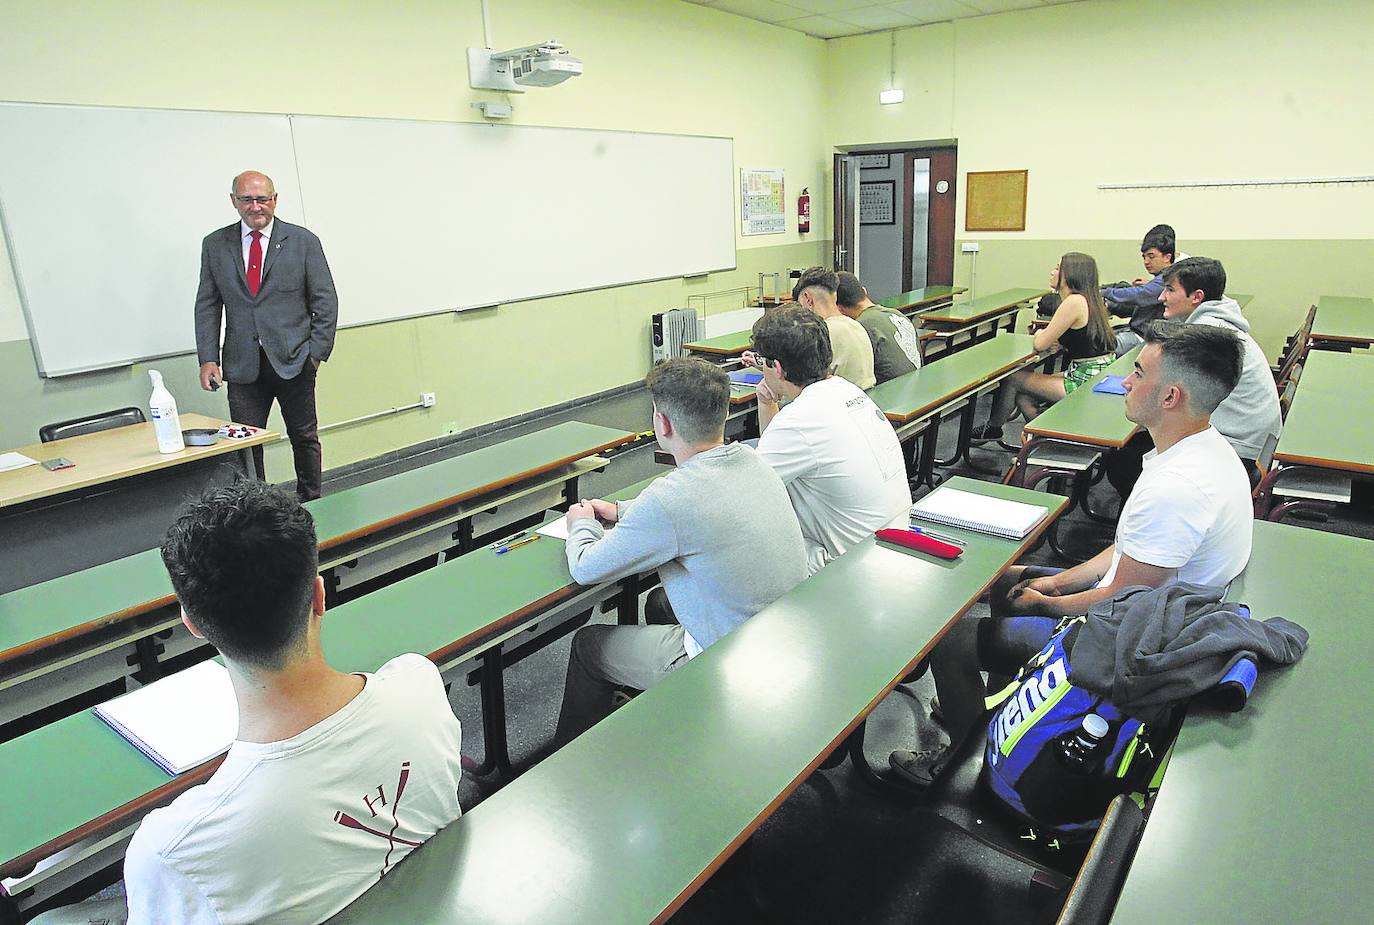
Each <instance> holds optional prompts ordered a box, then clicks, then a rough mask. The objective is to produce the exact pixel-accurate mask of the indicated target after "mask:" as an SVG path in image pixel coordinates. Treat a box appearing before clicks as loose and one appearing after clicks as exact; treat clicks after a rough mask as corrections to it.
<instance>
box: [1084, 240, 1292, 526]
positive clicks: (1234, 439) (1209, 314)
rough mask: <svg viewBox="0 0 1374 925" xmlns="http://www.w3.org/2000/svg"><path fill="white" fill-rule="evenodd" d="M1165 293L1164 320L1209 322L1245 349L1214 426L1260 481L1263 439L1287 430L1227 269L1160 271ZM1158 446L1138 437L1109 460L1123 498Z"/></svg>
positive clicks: (1192, 261)
mask: <svg viewBox="0 0 1374 925" xmlns="http://www.w3.org/2000/svg"><path fill="white" fill-rule="evenodd" d="M1160 276H1161V278H1162V279H1163V280H1164V290H1163V291H1162V292H1161V293H1160V295H1159V301H1160V302H1161V303H1163V305H1164V317H1165V318H1166V319H1167V320H1171V321H1181V322H1184V323H1186V324H1208V325H1212V326H1213V327H1219V328H1226V329H1228V330H1231V331H1235V332H1236V334H1237V335H1238V336H1239V337H1240V340H1241V344H1242V345H1243V347H1244V350H1245V354H1244V365H1243V368H1242V370H1241V376H1240V383H1239V384H1238V385H1237V386H1236V387H1235V389H1234V390H1233V391H1232V392H1231V394H1230V395H1229V396H1228V397H1227V398H1226V399H1225V400H1224V401H1222V403H1221V405H1220V406H1219V407H1218V408H1217V410H1216V411H1215V412H1213V413H1212V425H1213V426H1214V427H1216V429H1217V430H1218V431H1220V432H1221V435H1222V436H1223V437H1225V438H1226V441H1227V442H1228V443H1230V444H1231V446H1232V447H1233V448H1234V449H1235V451H1236V455H1237V456H1238V457H1240V461H1241V464H1242V465H1243V466H1245V471H1246V474H1247V475H1249V476H1250V484H1251V486H1254V485H1255V484H1257V483H1258V481H1259V469H1258V467H1257V465H1256V460H1258V459H1259V455H1260V451H1261V450H1262V449H1263V448H1264V441H1265V439H1266V438H1267V437H1268V436H1269V435H1270V434H1273V435H1274V437H1275V438H1276V439H1277V437H1278V435H1279V433H1280V432H1281V431H1282V429H1283V417H1282V415H1281V413H1280V411H1279V393H1278V388H1277V387H1276V386H1275V385H1274V374H1273V373H1271V372H1270V371H1269V361H1268V360H1267V359H1266V358H1265V356H1264V351H1263V350H1261V349H1260V346H1259V344H1257V343H1255V339H1254V338H1253V337H1251V336H1250V322H1249V321H1248V320H1247V319H1246V318H1245V316H1244V315H1242V314H1241V313H1240V306H1239V305H1237V304H1236V300H1235V299H1232V298H1228V297H1227V295H1226V270H1225V269H1224V268H1223V267H1222V265H1221V262H1220V261H1219V260H1214V259H1212V258H1211V257H1186V258H1184V259H1182V260H1179V261H1178V262H1177V263H1174V264H1172V265H1170V266H1168V267H1165V268H1164V270H1163V271H1162V272H1161V273H1160ZM1153 445H1154V444H1153V443H1151V442H1150V439H1149V434H1146V433H1143V432H1142V433H1139V434H1137V435H1136V436H1135V437H1132V438H1131V440H1130V442H1128V443H1127V444H1126V445H1125V446H1124V447H1122V448H1121V449H1119V450H1117V451H1115V452H1114V453H1112V454H1111V455H1110V456H1109V457H1107V461H1106V469H1107V480H1108V481H1110V482H1111V483H1112V486H1113V487H1114V488H1115V489H1116V490H1117V493H1118V494H1120V495H1121V497H1122V499H1123V500H1124V499H1125V498H1126V497H1127V496H1128V495H1130V493H1131V489H1132V488H1133V487H1134V486H1135V482H1136V479H1138V478H1140V466H1141V459H1142V457H1143V456H1144V455H1145V453H1146V452H1148V451H1149V450H1150V448H1151V447H1152V446H1153Z"/></svg>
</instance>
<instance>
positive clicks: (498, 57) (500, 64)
mask: <svg viewBox="0 0 1374 925" xmlns="http://www.w3.org/2000/svg"><path fill="white" fill-rule="evenodd" d="M581 74H582V62H581V61H579V60H578V59H577V58H574V57H573V56H572V55H571V54H569V52H568V49H566V48H564V47H563V46H562V45H560V44H559V43H558V42H556V41H554V40H553V39H550V40H549V41H547V42H542V43H540V44H538V45H526V46H524V47H523V48H512V49H511V50H510V51H492V50H491V49H490V48H469V49H468V83H469V84H471V85H472V87H473V89H475V90H505V91H507V92H511V93H524V92H525V88H526V87H556V86H558V85H559V84H561V83H562V82H563V81H565V80H567V79H568V78H569V77H578V76H580V75H581Z"/></svg>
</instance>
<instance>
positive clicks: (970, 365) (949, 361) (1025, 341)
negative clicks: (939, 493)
mask: <svg viewBox="0 0 1374 925" xmlns="http://www.w3.org/2000/svg"><path fill="white" fill-rule="evenodd" d="M1034 341H1035V339H1034V338H1033V337H1029V336H1027V335H1025V334H1008V335H1005V336H1003V337H994V338H993V339H991V340H986V341H983V342H982V343H979V344H975V345H974V346H972V347H969V348H968V349H967V350H961V351H957V352H955V353H951V354H948V355H945V356H942V357H940V359H939V360H938V361H932V362H930V363H926V364H925V365H924V366H922V367H921V368H920V369H918V370H915V371H913V372H909V373H906V374H905V375H901V376H897V377H896V378H895V379H890V380H888V381H887V382H884V383H883V384H882V385H879V386H875V387H874V388H872V389H870V390H869V393H868V394H869V397H870V398H872V399H873V401H874V402H875V403H876V404H877V405H878V407H879V408H880V409H881V410H882V412H883V413H884V414H886V415H887V419H888V420H889V421H891V422H892V426H893V427H894V428H895V429H896V431H897V438H898V440H900V441H901V442H903V443H907V442H908V441H913V440H914V439H915V438H917V437H921V445H920V447H919V448H916V447H914V446H913V456H912V462H913V466H912V468H913V469H914V471H913V472H912V475H913V477H914V478H915V480H916V481H917V482H919V483H923V484H927V485H930V486H932V487H933V486H934V485H935V484H936V480H935V474H934V473H935V467H936V466H937V465H938V466H951V465H954V463H955V462H957V461H958V459H959V458H960V457H961V456H962V457H963V458H964V459H965V461H968V451H969V434H970V433H971V431H972V429H973V411H974V408H975V406H976V404H977V398H978V396H979V395H980V394H982V393H983V392H985V391H986V390H988V389H989V388H992V387H993V386H995V385H996V384H997V383H999V382H1001V381H1002V380H1003V379H1005V378H1006V377H1008V376H1010V375H1011V374H1012V373H1014V372H1015V371H1016V370H1018V369H1022V368H1024V367H1026V366H1031V365H1034V364H1035V363H1039V362H1040V361H1041V360H1042V359H1043V357H1042V356H1041V355H1040V354H1038V353H1036V350H1035V343H1034ZM956 411H962V414H961V415H960V418H959V438H958V440H956V441H955V448H954V452H953V453H952V454H951V455H950V456H949V457H948V458H947V459H936V458H935V445H936V442H937V441H938V440H939V436H940V422H941V421H942V420H944V419H945V418H946V417H951V416H953V414H954V413H955V412H956Z"/></svg>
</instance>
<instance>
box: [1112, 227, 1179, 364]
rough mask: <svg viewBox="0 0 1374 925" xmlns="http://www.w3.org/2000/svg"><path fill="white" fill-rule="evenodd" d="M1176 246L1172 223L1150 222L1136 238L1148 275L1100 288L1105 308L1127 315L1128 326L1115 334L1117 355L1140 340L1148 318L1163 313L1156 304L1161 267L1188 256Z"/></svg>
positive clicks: (1155, 319)
mask: <svg viewBox="0 0 1374 925" xmlns="http://www.w3.org/2000/svg"><path fill="white" fill-rule="evenodd" d="M1177 250H1178V246H1177V244H1176V242H1175V238H1174V229H1173V227H1172V226H1170V225H1156V226H1154V227H1153V228H1151V229H1150V230H1149V231H1147V232H1145V237H1144V238H1143V239H1142V240H1141V242H1140V262H1141V263H1143V264H1144V265H1145V272H1146V273H1149V274H1150V275H1149V276H1142V277H1137V278H1136V279H1134V280H1132V281H1131V284H1130V285H1129V286H1108V287H1107V288H1106V289H1104V290H1102V298H1103V299H1104V300H1105V301H1106V303H1107V310H1108V311H1110V312H1111V313H1112V314H1113V315H1116V316H1118V317H1120V318H1129V319H1131V323H1130V327H1128V328H1127V329H1126V330H1124V331H1121V332H1119V333H1118V334H1117V335H1116V355H1117V356H1122V355H1123V354H1125V353H1126V351H1128V350H1130V349H1131V348H1132V347H1135V346H1136V345H1138V344H1139V343H1140V341H1141V338H1143V337H1144V336H1145V328H1146V327H1147V326H1148V325H1149V324H1150V322H1152V321H1158V320H1159V319H1161V318H1163V317H1164V312H1163V311H1162V310H1161V308H1160V305H1159V294H1160V293H1161V292H1163V291H1164V277H1163V273H1164V270H1165V269H1166V268H1168V266H1169V265H1170V264H1172V263H1174V262H1175V261H1177V260H1182V259H1184V258H1185V257H1187V256H1188V255H1187V254H1179V253H1177Z"/></svg>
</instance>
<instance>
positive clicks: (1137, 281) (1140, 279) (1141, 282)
mask: <svg viewBox="0 0 1374 925" xmlns="http://www.w3.org/2000/svg"><path fill="white" fill-rule="evenodd" d="M1148 282H1149V280H1148V279H1146V278H1145V277H1143V276H1137V277H1136V278H1135V279H1133V280H1131V285H1132V286H1143V285H1145V284H1146V283H1148Z"/></svg>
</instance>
